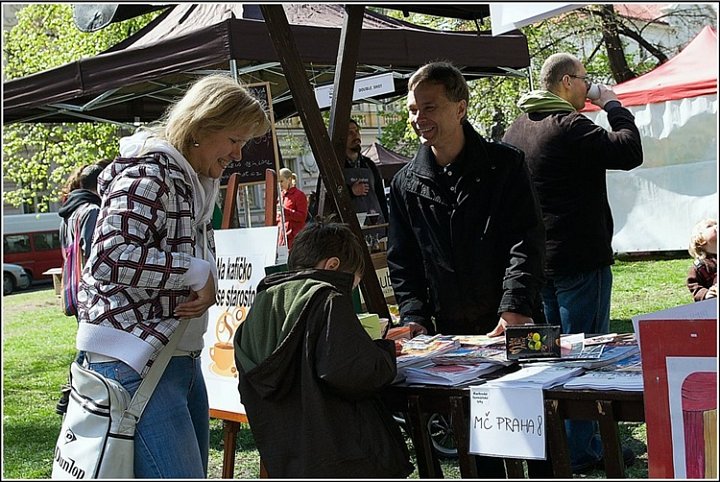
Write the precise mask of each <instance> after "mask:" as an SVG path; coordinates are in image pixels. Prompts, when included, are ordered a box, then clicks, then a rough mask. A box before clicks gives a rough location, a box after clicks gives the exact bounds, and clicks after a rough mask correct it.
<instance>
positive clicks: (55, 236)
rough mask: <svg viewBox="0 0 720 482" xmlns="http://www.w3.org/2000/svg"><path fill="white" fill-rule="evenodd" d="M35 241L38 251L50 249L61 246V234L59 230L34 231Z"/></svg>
mask: <svg viewBox="0 0 720 482" xmlns="http://www.w3.org/2000/svg"><path fill="white" fill-rule="evenodd" d="M33 243H34V244H35V249H36V250H38V251H48V250H51V249H58V248H59V247H60V234H59V233H57V232H46V233H34V234H33Z"/></svg>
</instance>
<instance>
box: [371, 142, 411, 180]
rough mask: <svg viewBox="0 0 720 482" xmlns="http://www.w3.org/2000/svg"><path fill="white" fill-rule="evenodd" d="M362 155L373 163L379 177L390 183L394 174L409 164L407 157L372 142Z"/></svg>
mask: <svg viewBox="0 0 720 482" xmlns="http://www.w3.org/2000/svg"><path fill="white" fill-rule="evenodd" d="M362 154H363V155H364V156H367V157H368V158H370V159H371V160H372V161H373V162H374V163H375V165H376V166H377V167H378V171H380V176H382V178H383V179H385V180H386V181H390V180H391V179H392V178H393V176H394V175H395V173H396V172H398V171H399V170H400V169H401V168H402V167H403V166H404V165H405V164H407V163H408V162H410V158H409V157H405V156H403V155H402V154H400V153H398V152H395V151H392V150H390V149H387V148H386V147H383V146H382V145H380V144H378V143H377V142H373V143H372V144H371V145H370V146H369V147H368V148H367V149H365V150H364V151H363V153H362Z"/></svg>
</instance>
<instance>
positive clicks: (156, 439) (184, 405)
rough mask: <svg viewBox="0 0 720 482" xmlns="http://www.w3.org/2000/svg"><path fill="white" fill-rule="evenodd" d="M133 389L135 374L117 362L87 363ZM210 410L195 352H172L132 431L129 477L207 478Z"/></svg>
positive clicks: (134, 386) (135, 380)
mask: <svg viewBox="0 0 720 482" xmlns="http://www.w3.org/2000/svg"><path fill="white" fill-rule="evenodd" d="M89 366H90V369H91V370H93V371H95V372H97V373H100V374H102V375H104V376H105V377H107V378H112V379H114V380H117V381H118V382H120V383H121V384H122V386H123V387H125V389H126V390H127V391H128V392H130V395H131V396H132V395H134V394H135V391H136V390H137V388H138V386H139V385H140V382H141V379H140V375H138V373H137V372H136V371H135V370H133V369H132V368H130V367H129V366H128V365H126V364H125V363H123V362H120V361H117V362H104V363H91V364H90V365H89ZM209 446H210V416H209V407H208V399H207V391H206V389H205V380H204V379H203V375H202V370H201V368H200V358H192V357H190V356H174V357H172V358H171V359H170V363H168V366H167V368H165V372H164V373H163V375H162V378H160V382H158V384H157V387H156V388H155V391H154V392H153V394H152V397H151V398H150V401H149V402H148V404H147V406H146V407H145V411H144V412H143V413H142V416H141V417H140V421H139V422H138V424H137V427H136V431H135V478H138V479H159V478H172V479H181V478H197V479H204V478H207V466H208V452H209Z"/></svg>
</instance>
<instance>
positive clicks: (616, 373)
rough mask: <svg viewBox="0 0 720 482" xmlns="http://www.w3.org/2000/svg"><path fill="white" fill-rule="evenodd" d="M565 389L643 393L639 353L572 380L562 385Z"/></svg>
mask: <svg viewBox="0 0 720 482" xmlns="http://www.w3.org/2000/svg"><path fill="white" fill-rule="evenodd" d="M563 386H564V387H565V388H578V389H586V390H624V391H631V392H642V391H643V386H644V385H643V375H642V361H641V359H640V353H639V352H636V353H634V354H633V355H632V356H629V357H627V358H624V359H622V360H620V361H618V362H615V363H613V364H610V365H606V366H604V367H602V368H599V369H597V370H591V371H588V372H587V373H585V374H583V375H582V376H579V377H577V378H573V379H572V380H570V381H568V382H567V383H565V384H564V385H563Z"/></svg>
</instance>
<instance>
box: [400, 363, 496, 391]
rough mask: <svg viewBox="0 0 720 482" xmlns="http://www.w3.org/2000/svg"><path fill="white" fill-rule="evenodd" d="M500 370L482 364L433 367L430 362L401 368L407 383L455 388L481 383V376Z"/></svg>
mask: <svg viewBox="0 0 720 482" xmlns="http://www.w3.org/2000/svg"><path fill="white" fill-rule="evenodd" d="M500 368H502V366H501V365H496V364H493V363H483V364H478V365H435V364H434V363H432V362H430V363H427V364H424V365H423V364H418V365H414V366H410V367H406V368H403V369H402V370H401V371H402V372H403V373H404V374H405V377H406V382H407V383H424V384H430V385H446V386H455V385H463V384H465V383H468V382H471V381H472V382H473V383H476V384H479V383H482V382H483V380H480V379H478V377H480V376H481V375H486V374H488V373H492V372H494V371H495V370H499V369H500Z"/></svg>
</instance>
